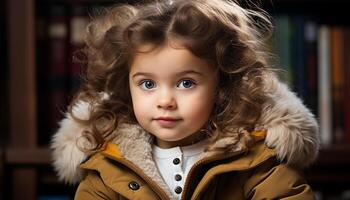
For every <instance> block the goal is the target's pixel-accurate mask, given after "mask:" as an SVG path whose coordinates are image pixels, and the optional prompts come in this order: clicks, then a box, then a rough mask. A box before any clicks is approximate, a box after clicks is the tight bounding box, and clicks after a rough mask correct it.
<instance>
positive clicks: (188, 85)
mask: <svg viewBox="0 0 350 200" xmlns="http://www.w3.org/2000/svg"><path fill="white" fill-rule="evenodd" d="M194 85H195V83H194V82H193V81H191V80H182V81H180V83H179V84H178V85H177V87H179V88H192V87H193V86H194Z"/></svg>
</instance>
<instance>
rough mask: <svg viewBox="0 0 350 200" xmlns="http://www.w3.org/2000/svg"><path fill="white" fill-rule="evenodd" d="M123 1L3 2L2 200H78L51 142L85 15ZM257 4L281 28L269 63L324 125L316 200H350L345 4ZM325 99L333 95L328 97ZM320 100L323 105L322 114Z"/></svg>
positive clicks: (74, 71) (281, 0)
mask: <svg viewBox="0 0 350 200" xmlns="http://www.w3.org/2000/svg"><path fill="white" fill-rule="evenodd" d="M242 1H245V0H242ZM125 2H130V1H127V0H124V1H118V0H115V1H112V0H6V1H1V6H0V7H1V8H0V9H1V18H0V19H1V27H0V28H1V30H4V31H1V32H0V34H2V35H1V38H0V39H1V43H0V45H1V46H0V49H1V53H0V56H1V60H0V62H1V65H2V66H5V67H1V69H0V70H1V73H0V83H1V84H0V90H1V93H2V94H5V95H1V96H0V106H1V113H0V119H1V120H0V134H1V135H0V141H1V143H0V159H1V160H0V192H1V193H0V198H1V199H28V200H34V199H51V200H52V199H61V200H62V199H73V197H74V191H75V189H76V186H71V185H65V184H64V183H61V182H59V181H57V177H56V175H55V173H54V171H53V169H52V167H51V158H50V150H49V149H48V144H49V142H50V138H51V136H52V134H53V133H54V132H55V131H56V130H57V128H58V125H57V122H58V121H59V120H60V119H62V117H63V113H64V111H65V108H66V105H67V103H68V102H69V101H70V99H71V98H72V94H73V93H74V91H75V90H76V89H77V87H78V86H79V73H80V70H81V66H79V64H77V63H74V62H72V61H73V54H74V52H76V51H77V50H78V49H79V48H80V47H82V45H83V38H82V36H83V34H82V32H83V31H84V30H83V29H84V26H85V25H86V23H87V22H88V20H89V17H88V16H89V15H90V14H93V13H94V12H95V10H96V9H98V8H100V7H102V6H109V5H112V4H116V3H125ZM133 2H136V1H132V2H131V3H133ZM260 3H261V4H262V5H263V7H264V8H265V9H266V10H267V11H268V13H269V14H271V15H272V17H273V22H274V25H275V34H274V37H273V39H272V40H271V42H270V43H269V45H270V47H271V49H272V51H273V52H274V53H275V54H276V58H277V57H278V59H273V60H272V61H271V62H272V63H273V65H274V66H276V67H280V66H282V68H283V69H284V70H285V72H284V73H282V74H281V78H282V79H284V80H285V81H286V82H288V83H289V85H290V87H291V88H292V89H293V90H294V91H295V92H296V93H297V95H298V96H299V97H301V98H302V99H303V101H304V103H305V104H306V105H307V106H308V107H309V108H310V109H311V110H312V112H313V113H315V115H316V117H317V119H319V120H320V121H322V120H323V121H325V124H321V133H322V141H323V144H324V145H323V146H322V148H321V151H320V154H319V158H318V160H317V162H316V163H315V164H314V165H312V166H311V167H310V168H309V169H307V170H305V175H306V177H307V180H308V182H309V183H310V185H311V186H312V188H313V189H314V190H315V191H316V193H317V198H318V199H319V200H330V199H337V200H344V199H350V197H349V191H350V170H349V169H350V127H349V125H350V107H349V105H347V103H346V99H349V97H350V89H349V87H350V83H349V81H350V60H349V59H350V55H346V53H347V52H348V51H349V50H350V40H349V39H348V38H350V31H349V30H350V21H349V18H350V13H349V12H348V11H347V6H346V5H347V4H346V1H345V0H265V1H264V0H262V1H260ZM5 8H6V9H5ZM323 45H326V47H327V45H328V47H329V48H321V46H323ZM321 53H322V54H321ZM321 55H322V56H321ZM321 66H322V69H323V70H320V67H321ZM321 71H322V72H323V73H321ZM320 73H321V74H322V77H323V78H324V77H326V79H325V80H326V81H324V79H323V78H321V75H320ZM327 73H328V74H327ZM327 78H328V79H327ZM321 82H322V84H324V82H326V86H325V87H326V88H328V90H326V91H324V90H325V89H324V87H319V86H320V84H319V83H321ZM324 92H325V93H324ZM321 94H323V95H325V94H329V95H328V97H326V99H322V98H321V97H320V96H321ZM320 102H322V103H325V105H326V106H325V107H326V109H325V110H326V111H325V112H324V111H322V112H321V110H324V109H321V108H320V106H319V105H320ZM23 177H25V178H23ZM4 183H6V184H4ZM18 191H21V192H18Z"/></svg>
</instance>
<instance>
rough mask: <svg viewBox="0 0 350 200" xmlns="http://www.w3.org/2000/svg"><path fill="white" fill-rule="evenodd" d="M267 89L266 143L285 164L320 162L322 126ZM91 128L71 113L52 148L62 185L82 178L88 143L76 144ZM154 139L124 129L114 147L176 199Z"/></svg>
mask: <svg viewBox="0 0 350 200" xmlns="http://www.w3.org/2000/svg"><path fill="white" fill-rule="evenodd" d="M265 85H266V88H265V92H266V93H267V94H268V95H269V97H270V101H269V102H267V103H266V105H265V106H264V109H263V113H262V116H261V119H260V123H259V124H260V125H261V126H262V128H264V129H265V130H266V131H267V136H266V138H265V144H266V145H267V146H268V147H271V148H274V149H275V150H276V152H277V158H278V159H279V160H280V161H283V162H286V163H287V164H289V165H292V166H294V167H298V168H303V167H307V166H308V165H310V164H311V163H312V162H313V161H314V160H315V158H316V156H317V152H318V148H319V136H318V125H317V122H316V120H315V118H314V116H313V115H312V114H311V112H310V111H309V110H308V109H307V108H306V107H305V106H304V105H303V103H302V102H301V100H300V99H299V98H297V97H296V95H295V94H294V93H292V92H291V91H290V90H289V89H288V87H287V86H286V85H285V84H283V83H281V82H279V81H278V80H277V79H276V78H274V77H272V79H268V80H266V82H265ZM89 110H90V108H89V105H88V104H87V103H85V102H80V103H78V104H77V105H76V106H75V107H74V108H73V112H74V114H75V115H76V116H77V117H79V118H82V119H87V118H88V117H89ZM86 128H87V127H85V126H83V125H82V124H80V123H78V122H76V121H74V120H73V118H72V116H70V114H66V118H65V119H63V120H62V121H61V122H60V128H59V130H58V131H57V133H56V134H55V135H54V136H53V138H52V143H51V149H52V157H53V165H54V168H55V170H56V171H57V173H58V176H59V178H60V180H64V181H65V182H68V183H76V182H78V181H80V180H81V179H82V177H83V171H82V170H81V169H80V168H79V165H80V164H81V163H82V162H83V161H84V160H85V159H86V158H87V155H85V154H84V153H83V152H81V151H80V150H79V149H78V147H77V141H78V142H83V144H82V145H89V143H88V142H87V141H82V140H80V139H79V140H77V139H78V138H79V137H80V136H81V134H82V131H83V130H84V129H86ZM152 140H153V138H152V136H151V135H149V134H148V133H147V132H145V131H144V130H143V129H142V128H141V127H139V126H136V125H133V126H131V125H125V126H121V127H120V128H118V130H116V131H115V138H114V140H113V142H114V143H116V144H118V147H119V148H120V152H121V153H122V154H123V156H124V157H125V159H127V160H129V161H131V162H133V163H134V164H136V165H137V166H139V167H140V168H141V169H143V170H144V172H145V174H146V175H147V176H149V177H152V179H154V180H155V181H156V182H157V183H158V184H159V186H160V187H161V188H163V189H164V191H166V192H167V194H168V195H169V196H170V197H171V193H170V191H169V190H168V189H166V188H167V186H166V185H165V183H164V181H163V180H162V178H161V176H160V174H159V172H158V170H157V168H156V165H155V163H154V161H153V159H152V154H151V152H152V146H151V144H152ZM212 145H217V146H220V147H226V146H227V147H230V148H231V149H229V150H230V151H237V150H241V149H242V147H241V146H242V142H241V141H239V139H238V140H237V137H235V138H232V139H230V138H225V139H223V140H219V141H217V142H216V143H215V144H212ZM206 153H207V152H206ZM209 153H210V152H209ZM202 156H203V155H202ZM204 156H205V155H204Z"/></svg>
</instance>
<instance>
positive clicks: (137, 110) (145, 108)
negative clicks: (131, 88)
mask: <svg viewBox="0 0 350 200" xmlns="http://www.w3.org/2000/svg"><path fill="white" fill-rule="evenodd" d="M131 97H132V105H133V110H134V114H135V117H136V119H137V121H138V122H139V123H141V122H142V121H143V120H145V119H146V118H147V116H148V115H149V113H151V112H150V110H149V109H150V105H149V100H148V99H147V98H144V97H143V96H142V95H140V94H138V93H137V92H131Z"/></svg>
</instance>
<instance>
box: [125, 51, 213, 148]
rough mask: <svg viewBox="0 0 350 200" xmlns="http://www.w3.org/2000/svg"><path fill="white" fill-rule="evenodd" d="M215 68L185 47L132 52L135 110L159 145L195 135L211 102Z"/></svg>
mask: <svg viewBox="0 0 350 200" xmlns="http://www.w3.org/2000/svg"><path fill="white" fill-rule="evenodd" d="M149 47H150V46H147V45H144V46H142V47H141V49H143V48H145V49H147V48H149ZM215 71H216V70H215V69H214V67H213V66H211V65H209V64H208V63H207V62H206V61H205V60H203V59H200V58H198V57H196V56H194V55H193V54H192V53H191V52H190V51H188V50H187V49H185V48H176V49H174V48H172V47H170V46H169V45H164V46H162V47H159V48H156V49H155V50H153V51H151V52H147V53H139V54H137V55H136V56H135V58H134V60H133V62H132V64H131V69H130V74H129V83H130V92H131V97H132V103H133V108H134V113H135V116H136V119H137V121H138V122H139V124H140V125H141V126H142V127H143V128H144V129H145V130H147V131H148V132H150V133H151V134H153V135H154V136H155V137H156V142H157V145H158V146H160V147H163V148H169V147H173V146H178V145H179V146H183V145H188V144H190V143H191V142H192V141H193V140H194V138H197V134H195V133H198V131H199V130H200V129H201V128H202V127H203V125H204V124H205V123H206V122H207V120H208V118H209V116H210V114H211V111H212V108H213V105H214V96H215V89H216V84H217V79H216V72H215ZM198 134H200V133H198Z"/></svg>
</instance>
